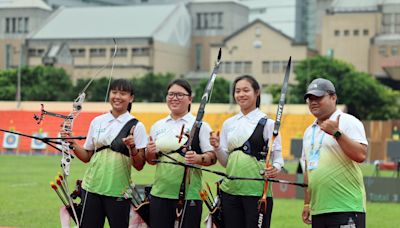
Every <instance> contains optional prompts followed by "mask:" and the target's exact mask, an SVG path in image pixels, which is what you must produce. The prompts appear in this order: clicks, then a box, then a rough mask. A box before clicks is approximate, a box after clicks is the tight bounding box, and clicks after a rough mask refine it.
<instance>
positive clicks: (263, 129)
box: [210, 75, 283, 228]
mask: <svg viewBox="0 0 400 228" xmlns="http://www.w3.org/2000/svg"><path fill="white" fill-rule="evenodd" d="M233 97H234V99H235V101H236V103H237V104H238V105H239V106H240V113H238V114H236V115H235V116H233V117H231V118H229V119H227V120H226V121H225V122H224V124H223V126H222V129H221V135H220V136H218V135H216V134H213V135H212V136H211V137H210V143H211V145H213V147H214V149H215V152H216V155H217V158H218V161H219V162H220V163H221V164H222V165H223V166H224V167H226V172H227V174H228V175H230V176H236V177H252V178H260V177H261V176H260V170H264V167H265V154H263V153H260V152H265V151H268V150H267V149H266V148H265V147H266V146H267V143H266V142H267V140H268V139H270V138H271V137H272V131H273V127H274V121H273V120H271V119H267V118H266V117H267V115H266V114H264V113H263V112H262V111H261V110H260V109H259V106H260V86H259V84H258V83H257V81H256V80H255V79H254V78H253V77H252V76H249V75H244V76H240V77H238V78H236V80H235V81H234V84H233ZM271 160H272V166H271V167H270V168H268V169H267V170H266V172H265V175H264V176H265V177H269V178H274V177H276V175H277V174H278V172H279V171H280V170H281V168H282V166H283V159H282V153H281V138H280V136H279V135H278V137H277V138H276V139H275V141H274V144H273V145H272V154H271ZM269 186H271V185H269ZM263 187H264V182H263V181H249V180H227V179H224V180H223V182H222V184H221V191H222V193H221V195H222V199H221V204H222V216H223V220H224V224H225V227H229V228H235V227H238V228H243V227H249V228H253V227H258V216H259V213H258V201H259V200H260V198H261V196H262V194H263ZM272 205H273V202H272V195H271V194H269V195H268V198H267V216H266V217H264V220H263V221H264V224H263V226H262V227H269V225H270V220H271V213H272Z"/></svg>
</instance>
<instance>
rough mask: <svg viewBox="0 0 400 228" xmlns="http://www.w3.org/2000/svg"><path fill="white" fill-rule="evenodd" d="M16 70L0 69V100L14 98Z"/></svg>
mask: <svg viewBox="0 0 400 228" xmlns="http://www.w3.org/2000/svg"><path fill="white" fill-rule="evenodd" d="M16 75H17V71H16V70H4V71H0V85H1V89H0V100H15V97H16V93H17V77H16Z"/></svg>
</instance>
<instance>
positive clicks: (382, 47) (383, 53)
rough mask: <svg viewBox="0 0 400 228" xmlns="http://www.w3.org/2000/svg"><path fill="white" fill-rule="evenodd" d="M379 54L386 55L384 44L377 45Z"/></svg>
mask: <svg viewBox="0 0 400 228" xmlns="http://www.w3.org/2000/svg"><path fill="white" fill-rule="evenodd" d="M379 54H380V55H381V56H387V54H386V46H381V47H379Z"/></svg>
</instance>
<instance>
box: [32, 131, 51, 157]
mask: <svg viewBox="0 0 400 228" xmlns="http://www.w3.org/2000/svg"><path fill="white" fill-rule="evenodd" d="M47 135H48V134H47V132H35V133H33V136H35V137H38V138H45V137H47ZM46 149H47V144H46V143H44V142H42V141H40V140H37V139H32V140H31V155H32V154H47V150H46Z"/></svg>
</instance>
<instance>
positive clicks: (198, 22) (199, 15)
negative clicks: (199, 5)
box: [196, 13, 202, 29]
mask: <svg viewBox="0 0 400 228" xmlns="http://www.w3.org/2000/svg"><path fill="white" fill-rule="evenodd" d="M201 15H202V14H201V13H197V14H196V17H197V21H196V22H197V24H196V29H201Z"/></svg>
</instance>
